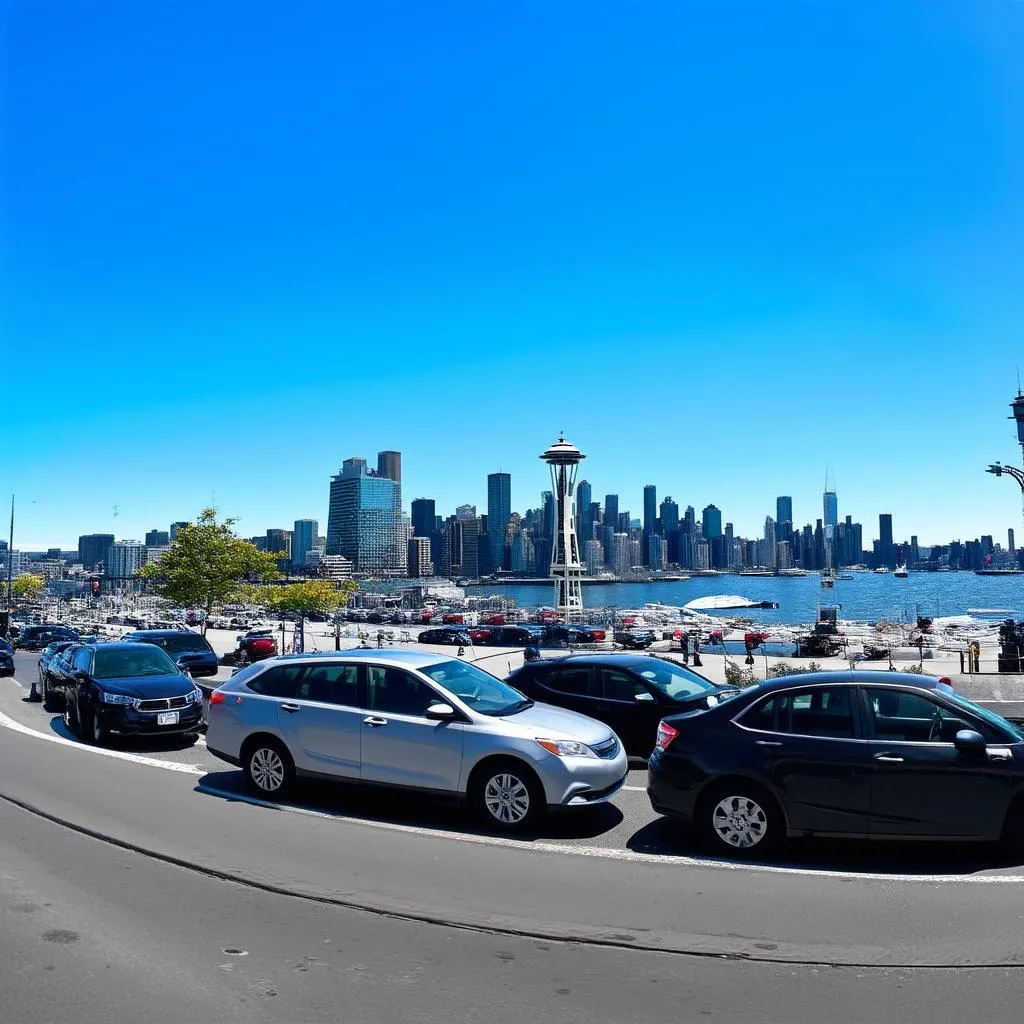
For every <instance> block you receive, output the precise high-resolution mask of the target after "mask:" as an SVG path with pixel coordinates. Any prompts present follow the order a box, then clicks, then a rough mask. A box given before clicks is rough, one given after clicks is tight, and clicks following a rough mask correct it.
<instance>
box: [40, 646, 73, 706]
mask: <svg viewBox="0 0 1024 1024" xmlns="http://www.w3.org/2000/svg"><path fill="white" fill-rule="evenodd" d="M74 646H75V642H74V641H73V640H60V641H58V642H57V643H53V644H47V646H46V647H44V648H43V652H42V654H40V655H39V664H38V665H37V667H36V671H37V672H38V674H39V693H40V696H41V699H42V702H43V707H44V708H45V709H46V710H47V711H57V710H59V709H58V707H57V701H56V700H55V698H54V691H53V690H51V688H50V679H51V665H52V664H53V662H54V661H55V660H56V659H57V658H58V657H59V656H60V655H61V654H63V653H64V652H65V651H66V650H68V648H70V647H74ZM58 699H59V698H58Z"/></svg>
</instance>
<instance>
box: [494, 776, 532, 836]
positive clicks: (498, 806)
mask: <svg viewBox="0 0 1024 1024" xmlns="http://www.w3.org/2000/svg"><path fill="white" fill-rule="evenodd" d="M484 805H485V806H486V807H487V812H488V813H489V814H490V815H491V816H492V817H494V818H496V819H497V820H498V821H500V822H501V823H502V824H504V825H515V824H518V823H519V822H520V821H522V820H523V818H525V817H526V815H527V814H528V813H529V810H530V791H529V790H528V789H527V788H526V785H525V784H524V783H523V781H522V780H521V779H517V778H516V777H515V776H514V775H505V774H502V775H495V776H494V777H493V778H492V779H491V780H490V781H489V782H488V783H487V785H486V787H484Z"/></svg>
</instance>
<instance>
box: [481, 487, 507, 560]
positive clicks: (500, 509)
mask: <svg viewBox="0 0 1024 1024" xmlns="http://www.w3.org/2000/svg"><path fill="white" fill-rule="evenodd" d="M511 518H512V477H511V475H510V474H508V473H488V474H487V536H488V539H489V543H490V549H491V568H492V570H494V571H497V570H498V569H505V568H507V559H506V557H505V531H506V530H507V528H508V521H509V519H511Z"/></svg>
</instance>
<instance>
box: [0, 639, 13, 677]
mask: <svg viewBox="0 0 1024 1024" xmlns="http://www.w3.org/2000/svg"><path fill="white" fill-rule="evenodd" d="M13 675H14V648H13V647H12V646H11V645H10V644H9V643H8V642H7V641H6V640H3V639H0V676H13Z"/></svg>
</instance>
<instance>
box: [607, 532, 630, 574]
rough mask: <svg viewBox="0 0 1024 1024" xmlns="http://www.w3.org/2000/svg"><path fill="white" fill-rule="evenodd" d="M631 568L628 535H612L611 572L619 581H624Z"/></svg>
mask: <svg viewBox="0 0 1024 1024" xmlns="http://www.w3.org/2000/svg"><path fill="white" fill-rule="evenodd" d="M632 567H633V545H632V542H631V541H630V537H629V534H628V533H615V534H612V562H611V570H612V572H613V573H615V575H616V576H618V577H619V579H626V578H627V577H628V576H629V575H630V569H632Z"/></svg>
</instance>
